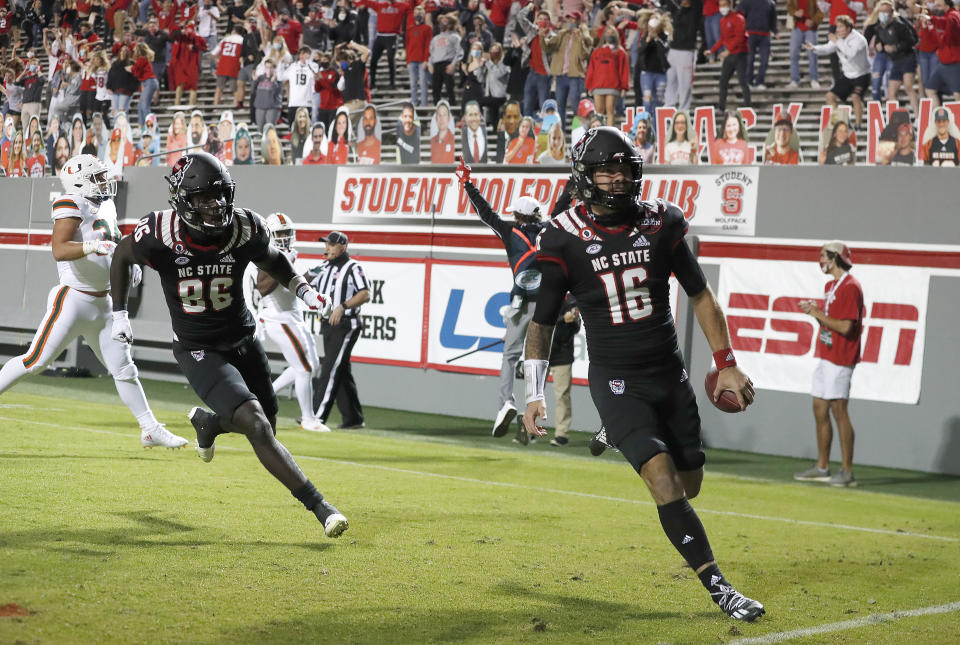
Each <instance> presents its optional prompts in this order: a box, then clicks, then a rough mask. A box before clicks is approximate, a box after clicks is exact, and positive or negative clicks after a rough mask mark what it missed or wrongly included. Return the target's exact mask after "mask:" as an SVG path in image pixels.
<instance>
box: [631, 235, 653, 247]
mask: <svg viewBox="0 0 960 645" xmlns="http://www.w3.org/2000/svg"><path fill="white" fill-rule="evenodd" d="M633 246H634V247H635V248H638V247H641V246H650V241H649V240H647V238H646V236H644V235H641V236H640V237H638V238H637V239H636V241H635V242H634V243H633Z"/></svg>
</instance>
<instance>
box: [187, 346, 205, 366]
mask: <svg viewBox="0 0 960 645" xmlns="http://www.w3.org/2000/svg"><path fill="white" fill-rule="evenodd" d="M190 355H191V356H193V360H195V361H197V362H198V363H199V362H200V361H202V360H203V357H204V353H203V350H202V349H198V350H195V351H192V352H190Z"/></svg>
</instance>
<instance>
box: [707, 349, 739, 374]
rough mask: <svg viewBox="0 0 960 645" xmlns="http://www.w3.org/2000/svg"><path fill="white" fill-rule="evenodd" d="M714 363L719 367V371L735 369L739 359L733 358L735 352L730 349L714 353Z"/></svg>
mask: <svg viewBox="0 0 960 645" xmlns="http://www.w3.org/2000/svg"><path fill="white" fill-rule="evenodd" d="M713 362H714V363H716V365H717V371H718V372H719V371H720V370H722V369H726V368H728V367H734V366H736V364H737V359H736V358H734V357H733V350H732V349H730V348H729V347H728V348H726V349H721V350H720V351H717V352H714V353H713Z"/></svg>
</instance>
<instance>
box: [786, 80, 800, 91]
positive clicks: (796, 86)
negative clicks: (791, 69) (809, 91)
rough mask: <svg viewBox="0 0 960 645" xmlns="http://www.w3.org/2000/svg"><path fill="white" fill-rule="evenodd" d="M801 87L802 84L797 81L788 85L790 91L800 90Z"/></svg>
mask: <svg viewBox="0 0 960 645" xmlns="http://www.w3.org/2000/svg"><path fill="white" fill-rule="evenodd" d="M799 87H800V83H798V82H796V81H790V82H789V83H787V89H788V90H795V89H798V88H799Z"/></svg>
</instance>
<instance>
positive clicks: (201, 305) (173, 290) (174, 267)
mask: <svg viewBox="0 0 960 645" xmlns="http://www.w3.org/2000/svg"><path fill="white" fill-rule="evenodd" d="M187 235H188V229H187V228H186V224H184V223H183V220H181V219H180V217H179V216H178V215H177V214H176V213H175V212H174V211H172V210H163V211H154V212H152V213H150V214H149V215H147V216H146V217H144V218H142V219H141V220H140V221H139V223H137V227H136V229H134V232H133V252H134V255H135V256H136V258H137V261H138V262H142V263H144V264H146V265H147V266H149V267H150V268H152V269H153V270H155V271H156V272H157V273H158V274H159V275H160V283H161V286H162V287H163V295H164V297H165V298H166V301H167V308H168V309H169V310H170V320H171V322H172V323H173V333H174V335H175V337H176V339H177V340H179V341H180V342H181V343H182V344H183V345H184V346H186V347H190V348H197V349H203V348H208V349H218V348H227V347H231V346H234V345H236V344H237V343H239V342H240V341H241V340H243V339H244V338H246V337H247V336H251V335H253V333H254V331H255V330H256V323H255V321H254V319H253V316H252V315H251V314H250V310H249V309H247V306H246V304H245V302H244V298H243V274H244V270H245V269H246V267H247V265H248V264H249V263H250V261H251V260H252V259H255V258H260V257H262V256H263V255H264V254H265V253H266V252H267V249H268V247H269V245H270V232H269V230H267V227H266V224H265V223H264V221H263V219H262V218H261V217H260V216H259V215H257V214H256V213H254V212H253V211H250V210H246V209H240V208H237V209H234V213H233V223H232V224H231V226H230V228H228V229H227V232H226V233H225V234H224V236H223V238H222V240H221V241H220V242H219V243H218V244H212V245H210V246H202V245H198V244H196V243H194V242H191V241H189V240H188V238H187Z"/></svg>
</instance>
